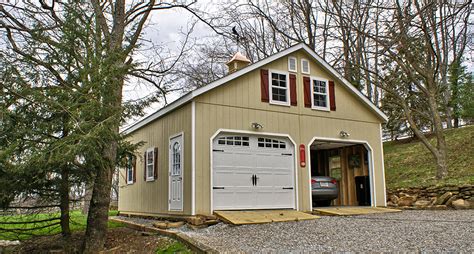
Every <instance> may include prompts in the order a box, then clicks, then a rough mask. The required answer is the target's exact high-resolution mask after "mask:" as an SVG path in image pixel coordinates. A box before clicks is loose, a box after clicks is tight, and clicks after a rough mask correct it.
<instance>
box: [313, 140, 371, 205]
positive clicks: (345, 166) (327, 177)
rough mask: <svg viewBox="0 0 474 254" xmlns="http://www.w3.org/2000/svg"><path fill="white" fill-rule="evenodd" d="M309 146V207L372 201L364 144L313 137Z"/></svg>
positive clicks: (367, 148)
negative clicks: (310, 203)
mask: <svg viewBox="0 0 474 254" xmlns="http://www.w3.org/2000/svg"><path fill="white" fill-rule="evenodd" d="M309 148H310V150H309V155H310V170H311V194H312V205H313V207H321V206H370V205H371V204H372V191H371V190H372V187H371V186H373V185H372V182H371V179H372V178H371V175H372V159H371V149H370V147H369V146H368V145H367V144H366V143H364V142H340V141H330V140H321V139H315V140H314V141H313V142H312V143H311V144H310V146H309Z"/></svg>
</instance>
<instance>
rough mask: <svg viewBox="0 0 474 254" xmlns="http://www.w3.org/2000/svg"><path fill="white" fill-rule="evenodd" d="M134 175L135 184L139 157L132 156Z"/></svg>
mask: <svg viewBox="0 0 474 254" xmlns="http://www.w3.org/2000/svg"><path fill="white" fill-rule="evenodd" d="M132 174H133V182H136V181H137V157H135V155H132Z"/></svg>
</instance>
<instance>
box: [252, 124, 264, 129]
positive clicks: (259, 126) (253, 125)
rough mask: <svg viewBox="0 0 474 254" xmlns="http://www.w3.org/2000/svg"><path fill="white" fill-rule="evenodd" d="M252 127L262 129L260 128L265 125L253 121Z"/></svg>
mask: <svg viewBox="0 0 474 254" xmlns="http://www.w3.org/2000/svg"><path fill="white" fill-rule="evenodd" d="M252 128H254V129H256V130H260V129H263V126H262V125H261V124H259V123H252Z"/></svg>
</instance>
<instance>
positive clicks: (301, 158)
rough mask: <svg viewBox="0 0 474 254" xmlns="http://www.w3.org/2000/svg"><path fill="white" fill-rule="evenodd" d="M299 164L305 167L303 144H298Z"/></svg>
mask: <svg viewBox="0 0 474 254" xmlns="http://www.w3.org/2000/svg"><path fill="white" fill-rule="evenodd" d="M300 166H301V167H303V168H304V167H306V149H305V147H304V145H303V144H301V145H300Z"/></svg>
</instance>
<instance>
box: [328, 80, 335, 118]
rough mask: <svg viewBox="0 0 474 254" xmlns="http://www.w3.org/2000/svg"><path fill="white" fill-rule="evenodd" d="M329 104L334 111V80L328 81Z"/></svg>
mask: <svg viewBox="0 0 474 254" xmlns="http://www.w3.org/2000/svg"><path fill="white" fill-rule="evenodd" d="M329 106H330V108H331V111H336V95H335V93H334V81H332V80H330V81H329Z"/></svg>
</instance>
